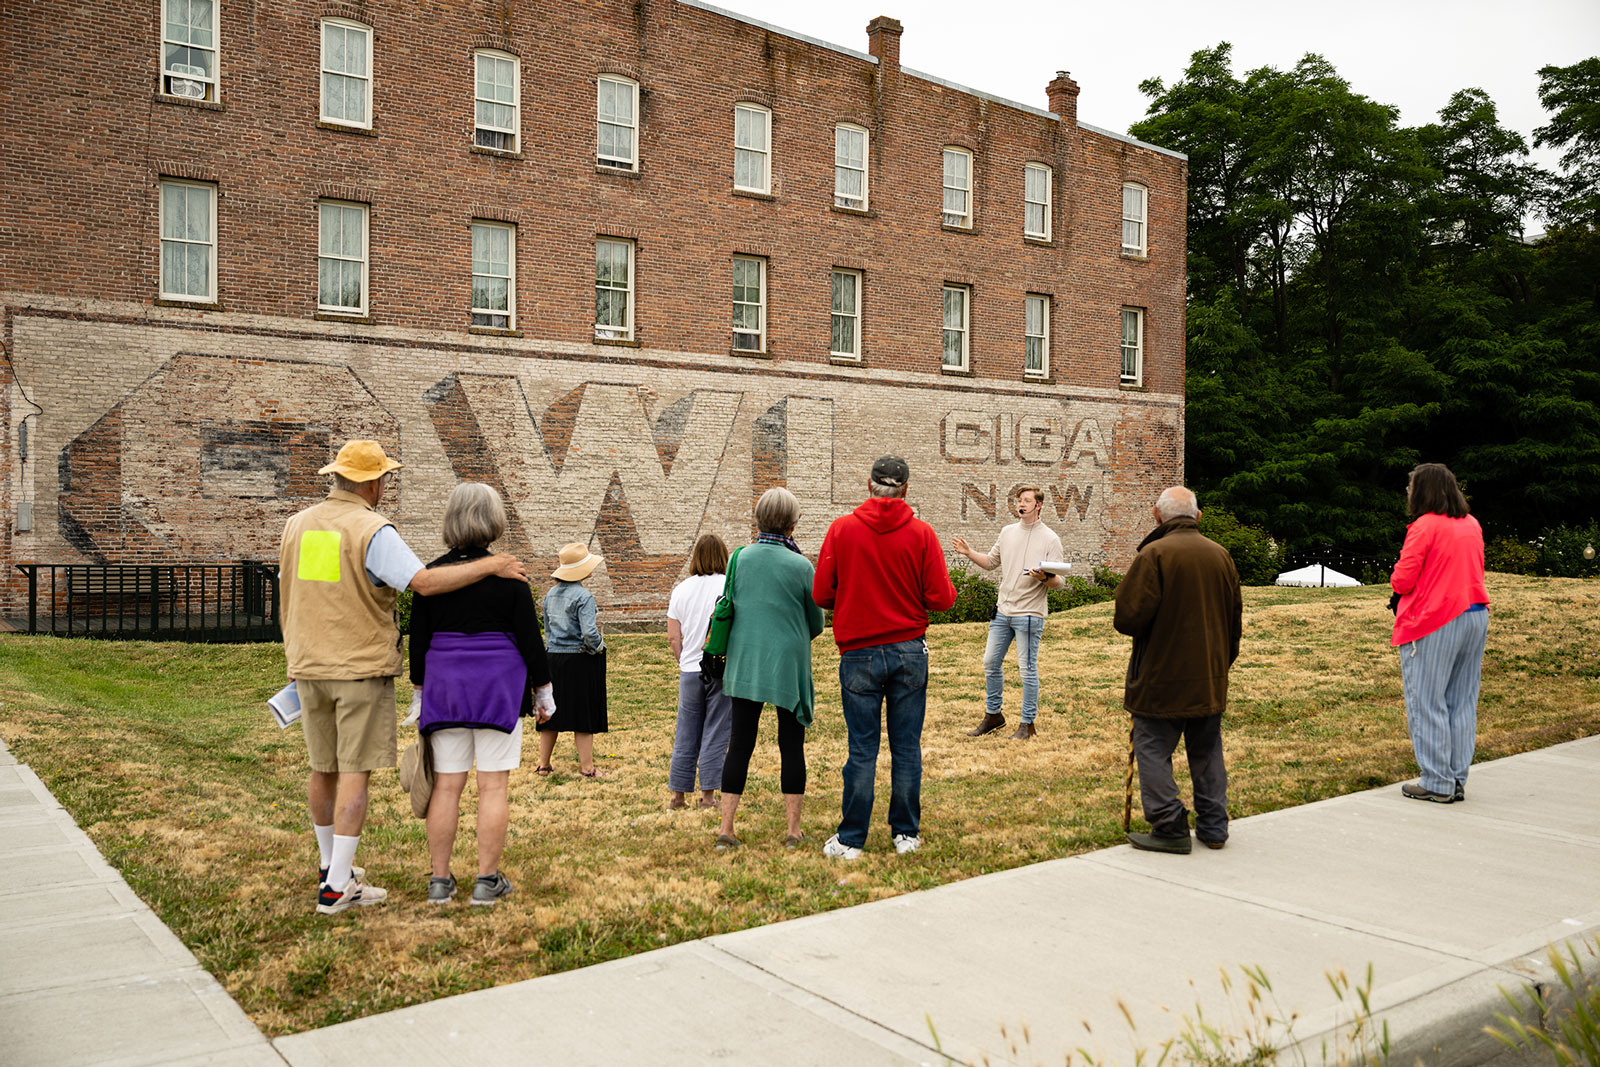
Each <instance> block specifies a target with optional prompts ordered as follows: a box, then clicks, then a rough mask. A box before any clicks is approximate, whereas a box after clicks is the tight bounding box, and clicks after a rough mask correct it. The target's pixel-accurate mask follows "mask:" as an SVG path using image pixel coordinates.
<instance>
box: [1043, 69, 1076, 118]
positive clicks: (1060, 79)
mask: <svg viewBox="0 0 1600 1067" xmlns="http://www.w3.org/2000/svg"><path fill="white" fill-rule="evenodd" d="M1045 92H1047V93H1049V94H1050V110H1051V111H1053V112H1055V113H1056V114H1057V115H1060V116H1061V118H1062V120H1063V121H1065V122H1068V123H1070V124H1071V125H1073V126H1077V125H1078V83H1077V82H1075V81H1073V80H1072V75H1071V74H1068V73H1067V72H1066V71H1064V70H1058V71H1056V77H1055V80H1054V81H1052V82H1051V83H1050V84H1049V85H1047V86H1045Z"/></svg>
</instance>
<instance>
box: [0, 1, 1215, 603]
mask: <svg viewBox="0 0 1600 1067" xmlns="http://www.w3.org/2000/svg"><path fill="white" fill-rule="evenodd" d="M91 6H92V8H93V10H92V11H89V10H87V9H86V8H84V7H82V6H72V5H66V4H58V3H48V2H45V3H31V4H29V3H20V2H19V0H0V11H3V12H4V18H3V20H0V40H3V41H4V46H5V57H6V60H7V62H6V70H7V75H6V88H5V114H6V128H7V133H6V137H5V138H4V143H3V146H0V154H3V161H4V179H5V185H6V196H5V201H4V205H3V208H0V210H3V212H4V215H3V218H0V302H3V305H4V314H5V321H4V346H3V352H0V360H3V365H0V382H3V383H4V384H3V388H0V423H3V429H4V435H3V440H4V446H3V448H0V494H3V499H0V505H3V511H4V513H5V514H6V515H7V516H8V521H7V522H6V523H5V524H4V533H3V534H0V537H3V540H0V566H3V568H4V571H5V572H6V579H7V584H6V587H5V590H6V592H5V595H6V597H7V600H6V602H5V604H4V608H5V611H6V613H8V614H14V613H15V612H16V610H17V596H18V583H17V577H16V575H15V573H14V571H13V566H12V565H13V563H14V562H16V561H20V560H35V561H41V562H58V563H65V562H79V561H96V562H110V563H119V562H157V561H201V560H235V559H240V558H258V559H260V558H267V559H270V558H273V557H274V556H275V553H276V546H277V538H278V534H279V532H280V530H281V527H282V522H283V520H284V518H285V517H286V516H287V515H289V514H291V513H292V512H293V511H295V510H297V509H298V508H300V507H302V506H304V505H305V504H306V503H308V502H310V501H312V500H314V499H316V498H318V497H319V496H320V495H321V494H322V492H323V491H324V489H325V479H322V478H319V477H318V476H317V475H316V474H315V471H316V469H317V468H318V467H319V466H321V465H322V464H323V463H325V462H326V461H327V459H328V457H329V455H330V454H331V452H332V451H333V450H334V449H336V448H337V447H338V445H339V444H340V443H341V442H342V441H343V440H344V439H345V438H348V437H353V436H368V437H375V438H377V439H379V440H380V441H382V442H383V443H384V445H385V447H386V448H388V449H389V450H390V451H391V452H393V453H397V454H398V455H399V456H400V458H402V459H403V460H404V462H405V464H406V469H405V471H404V474H403V477H402V479H401V481H400V483H399V484H398V485H397V488H396V491H395V492H394V494H393V496H392V497H391V498H390V499H389V500H388V501H387V502H386V505H385V508H384V510H385V511H386V512H388V513H389V514H390V515H391V516H392V517H393V518H394V519H395V521H396V523H397V525H398V526H399V527H400V529H401V532H402V533H403V534H404V535H405V536H406V537H407V539H408V540H409V541H410V542H411V543H412V544H413V545H414V546H415V547H416V548H417V549H418V551H419V553H421V554H422V555H423V556H424V558H427V556H428V554H429V552H430V551H431V550H432V549H434V548H436V547H437V545H438V525H439V517H440V513H441V510H442V502H443V499H444V497H445V496H446V494H447V493H448V491H449V489H450V487H451V486H452V485H453V484H454V483H455V481H456V480H457V479H460V478H474V479H481V480H485V481H488V482H490V483H492V484H495V485H497V486H498V487H500V488H501V490H502V492H503V493H504V495H505V498H506V501H507V504H508V505H509V506H510V510H511V516H512V529H511V531H510V533H509V535H508V538H507V545H508V547H509V548H510V549H511V550H513V551H515V552H518V553H520V554H523V555H524V557H525V558H526V559H528V560H530V564H531V565H530V571H537V572H539V573H541V574H542V573H543V572H546V571H547V570H548V569H549V567H548V566H546V564H547V563H549V564H550V565H552V566H553V563H552V562H551V561H552V560H553V557H554V553H555V549H556V548H557V547H558V546H559V545H560V544H562V543H564V542H567V541H572V540H580V541H588V542H590V543H591V545H593V547H594V548H595V549H596V550H597V551H599V552H601V553H603V554H604V555H605V557H606V560H607V563H606V565H605V566H604V567H603V568H602V569H601V571H599V572H598V577H597V578H596V579H595V580H593V581H592V583H591V585H592V586H593V588H594V589H595V591H596V594H597V595H598V596H599V597H600V599H601V602H602V605H603V606H606V607H607V608H608V609H609V611H610V614H611V617H612V618H614V619H620V618H623V617H626V616H629V615H633V616H637V617H641V618H642V617H653V616H655V615H658V614H659V613H660V610H661V609H662V607H663V605H664V603H665V594H666V592H667V591H668V590H669V589H670V587H671V585H672V584H673V582H674V581H676V580H677V578H678V577H679V575H680V573H681V570H682V567H683V564H684V561H685V558H686V556H687V553H688V550H689V547H690V546H691V544H692V543H693V541H694V539H695V537H696V536H697V535H698V534H699V533H701V532H704V531H707V530H712V531H717V532H720V533H722V534H723V535H724V536H725V537H728V538H730V539H733V538H738V539H740V540H742V539H743V538H744V537H745V536H746V531H747V530H748V527H749V522H750V506H751V502H752V501H753V499H754V498H755V497H756V496H758V495H759V494H760V493H761V492H762V491H764V490H765V489H766V488H767V487H769V486H771V485H774V484H787V485H788V486H789V487H790V488H792V489H793V490H794V491H795V492H796V493H797V494H798V495H799V496H800V498H801V501H802V504H803V506H804V509H805V515H804V518H803V520H802V523H801V527H800V529H799V530H798V531H797V537H798V539H799V541H800V543H801V545H802V547H805V548H807V549H809V550H810V551H812V552H815V550H816V548H817V546H818V545H819V544H820V540H821V535H822V532H823V530H824V529H825V528H826V525H827V523H828V522H829V521H831V520H832V519H833V518H834V517H835V516H836V515H838V514H841V513H842V512H844V511H845V510H847V509H848V508H850V507H852V506H854V504H856V503H858V502H859V501H860V499H861V497H862V496H863V488H864V482H865V476H866V470H867V468H868V466H869V465H870V463H871V461H872V459H873V458H874V457H875V456H877V455H878V454H880V453H881V452H885V451H895V452H899V453H901V454H903V455H905V456H906V457H907V458H908V459H909V460H910V462H911V464H912V470H913V481H912V488H911V500H912V503H913V504H914V505H916V506H917V507H918V509H919V511H920V512H921V514H922V515H923V516H924V517H925V518H927V519H928V520H929V521H931V522H932V523H933V524H934V526H935V527H936V528H937V529H938V530H939V531H940V533H941V535H942V536H944V537H945V538H946V539H947V540H948V538H949V537H952V536H954V535H956V534H964V535H965V536H967V537H968V538H970V539H972V540H974V541H975V542H977V543H979V544H984V543H985V540H986V538H988V537H991V536H992V535H993V533H994V532H995V531H996V530H997V529H998V527H999V525H1000V524H1001V523H1002V522H1004V521H1007V520H1008V517H1009V516H1008V507H1009V502H1008V497H1009V495H1010V493H1011V490H1012V487H1014V486H1016V485H1019V484H1029V483H1034V484H1042V485H1043V486H1045V489H1046V499H1047V506H1046V512H1045V515H1046V518H1047V520H1048V521H1049V522H1050V523H1051V525H1052V526H1054V527H1055V528H1056V529H1058V530H1059V531H1060V533H1061V535H1062V539H1063V542H1064V543H1065V545H1066V546H1067V549H1068V552H1069V555H1070V556H1071V557H1072V558H1076V559H1078V560H1082V561H1085V562H1102V561H1103V562H1109V563H1111V564H1113V565H1120V564H1123V563H1125V562H1126V560H1127V559H1128V558H1129V557H1130V556H1131V554H1132V551H1133V548H1134V546H1135V545H1136V544H1137V543H1138V539H1139V537H1140V536H1141V535H1142V533H1143V532H1145V530H1146V528H1147V526H1148V508H1149V505H1150V502H1151V500H1152V499H1153V498H1154V495H1155V493H1156V492H1157V491H1158V490H1159V489H1160V488H1161V487H1162V486H1164V485H1166V484H1169V483H1171V482H1173V481H1176V480H1179V479H1181V477H1182V458H1181V457H1182V455H1183V382H1184V378H1183V375H1184V341H1183V337H1184V320H1183V315H1184V305H1183V300H1184V273H1183V271H1184V253H1185V246H1184V218H1185V210H1184V186H1185V175H1186V166H1185V162H1184V159H1183V157H1182V156H1179V155H1177V154H1174V153H1171V152H1168V151H1165V150H1162V149H1158V148H1155V147H1153V146H1150V145H1146V144H1143V143H1140V142H1137V141H1134V140H1132V139H1130V138H1127V137H1124V136H1120V135H1117V134H1113V133H1109V132H1107V131H1103V130H1098V129H1095V128H1093V127H1090V126H1086V125H1084V124H1082V123H1079V122H1078V121H1077V111H1076V104H1077V93H1078V87H1077V85H1076V84H1075V83H1074V82H1073V81H1072V80H1071V79H1070V78H1069V77H1068V76H1067V75H1066V74H1064V73H1063V74H1061V75H1059V76H1058V77H1057V78H1056V79H1055V80H1053V81H1051V82H1050V83H1049V86H1048V88H1047V99H1048V101H1049V110H1042V109H1038V108H1033V107H1029V106H1027V105H1024V104H1019V103H1013V102H1010V101H1004V100H1000V99H997V98H995V97H992V96H988V95H985V94H984V93H981V92H977V91H974V90H971V89H966V88H963V87H960V86H957V85H953V84H950V83H948V82H945V81H942V80H940V79H938V78H936V77H933V76H930V75H926V74H920V73H917V72H914V71H911V70H908V69H904V68H902V67H901V66H900V62H899V53H900V36H901V32H902V28H901V25H900V24H899V23H898V22H896V21H895V20H893V19H890V18H878V19H874V20H873V21H872V23H871V24H870V25H869V26H868V28H867V37H868V51H867V52H866V53H862V52H857V51H853V50H850V49H846V48H841V47H838V46H835V45H831V44H826V43H824V42H820V41H815V40H811V39H809V38H806V37H803V36H800V35H797V34H793V33H789V32H786V31H783V30H780V29H777V28H774V27H771V26H767V25H764V24H761V23H758V22H755V21H753V20H749V19H745V18H742V17H740V16H737V15H734V14H731V13H728V12H723V11H719V10H717V9H713V8H710V7H707V6H705V5H703V4H700V3H698V2H695V0H632V2H628V0H567V2H563V3H559V4H558V3H535V2H527V0H507V2H506V3H502V4H494V5H489V4H478V3H473V4H437V5H422V4H400V3H391V2H382V0H372V2H370V3H364V4H363V3H317V2H308V0H248V2H245V0H239V2H234V0H140V2H138V3H133V4H113V3H103V2H102V3H98V4H94V5H91ZM912 32H915V27H913V28H912ZM30 56H49V57H50V62H49V64H48V70H46V69H45V68H43V67H40V66H38V65H37V64H35V63H32V62H30V61H29V60H28V58H27V57H30ZM730 295H731V299H730Z"/></svg>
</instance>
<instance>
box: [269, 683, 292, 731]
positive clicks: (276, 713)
mask: <svg viewBox="0 0 1600 1067" xmlns="http://www.w3.org/2000/svg"><path fill="white" fill-rule="evenodd" d="M267 707H269V708H271V709H272V718H273V721H274V722H276V723H277V724H278V729H280V730H282V729H284V728H285V727H287V726H289V725H290V724H291V723H295V722H298V721H299V720H300V690H298V689H296V688H295V684H294V683H293V682H290V683H289V684H288V685H286V686H284V687H283V688H282V689H280V690H278V691H277V692H276V693H274V694H272V696H271V697H269V698H268V699H267Z"/></svg>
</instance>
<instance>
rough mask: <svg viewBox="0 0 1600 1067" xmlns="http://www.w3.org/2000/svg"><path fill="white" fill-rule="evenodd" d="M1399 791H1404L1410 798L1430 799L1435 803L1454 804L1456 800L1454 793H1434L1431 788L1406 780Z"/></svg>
mask: <svg viewBox="0 0 1600 1067" xmlns="http://www.w3.org/2000/svg"><path fill="white" fill-rule="evenodd" d="M1400 792H1402V793H1404V794H1405V795H1406V796H1408V797H1410V798H1411V799H1412V800H1431V801H1433V802H1434V803H1435V804H1454V803H1455V800H1456V795H1455V794H1454V793H1435V792H1434V791H1433V790H1431V789H1424V788H1422V784H1421V783H1420V782H1419V783H1417V784H1416V785H1413V784H1411V783H1410V782H1407V783H1406V784H1405V785H1403V786H1401V787H1400Z"/></svg>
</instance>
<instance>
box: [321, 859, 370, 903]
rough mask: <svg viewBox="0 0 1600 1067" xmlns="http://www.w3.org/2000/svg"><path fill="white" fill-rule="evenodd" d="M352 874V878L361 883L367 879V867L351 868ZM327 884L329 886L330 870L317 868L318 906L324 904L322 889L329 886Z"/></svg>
mask: <svg viewBox="0 0 1600 1067" xmlns="http://www.w3.org/2000/svg"><path fill="white" fill-rule="evenodd" d="M350 874H351V876H352V877H354V878H355V879H356V881H358V882H359V881H361V880H362V879H364V878H366V876H367V869H366V868H365V867H351V868H350ZM327 884H328V868H326V867H318V868H317V903H318V904H321V903H322V887H323V886H325V885H327Z"/></svg>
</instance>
